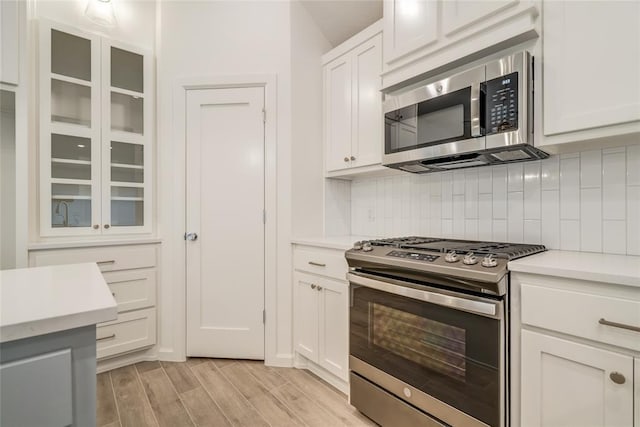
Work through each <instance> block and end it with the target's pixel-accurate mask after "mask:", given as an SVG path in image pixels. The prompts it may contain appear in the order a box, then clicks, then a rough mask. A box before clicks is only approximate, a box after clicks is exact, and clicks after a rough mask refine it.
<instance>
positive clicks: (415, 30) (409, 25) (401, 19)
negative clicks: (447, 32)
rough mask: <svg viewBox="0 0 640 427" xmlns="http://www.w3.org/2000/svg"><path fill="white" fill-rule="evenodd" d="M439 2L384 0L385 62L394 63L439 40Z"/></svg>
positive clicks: (426, 0)
mask: <svg viewBox="0 0 640 427" xmlns="http://www.w3.org/2000/svg"><path fill="white" fill-rule="evenodd" d="M439 3H440V2H438V1H436V0H385V1H384V5H383V16H384V18H383V19H384V31H383V35H384V62H385V63H386V64H390V63H392V62H393V61H395V60H397V59H399V58H401V57H403V56H404V55H406V54H408V53H411V52H413V51H415V50H417V49H419V48H421V47H424V46H427V45H429V44H431V43H434V42H435V41H437V40H438V4H439Z"/></svg>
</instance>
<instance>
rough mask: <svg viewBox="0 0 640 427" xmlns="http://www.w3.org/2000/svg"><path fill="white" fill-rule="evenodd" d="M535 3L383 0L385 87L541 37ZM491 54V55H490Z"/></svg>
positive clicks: (520, 0)
mask: <svg viewBox="0 0 640 427" xmlns="http://www.w3.org/2000/svg"><path fill="white" fill-rule="evenodd" d="M538 5H539V2H538V1H535V0H488V1H485V0H482V1H478V0H384V7H383V14H384V18H383V22H384V64H385V70H384V72H383V74H382V87H383V88H394V87H396V85H400V84H402V83H403V82H404V81H406V80H409V79H414V78H417V77H418V76H424V75H425V74H427V73H429V72H432V71H433V70H435V69H438V68H439V67H443V66H452V64H457V65H460V61H471V60H473V59H477V55H478V52H480V51H482V52H484V54H485V55H488V54H491V53H494V52H496V51H498V50H501V49H504V43H505V42H508V43H509V44H511V45H515V44H518V43H522V42H525V41H527V40H529V39H533V38H535V37H537V36H538V30H537V26H536V24H537V22H536V20H537V17H538ZM492 50H493V51H492Z"/></svg>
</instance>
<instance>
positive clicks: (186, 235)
mask: <svg viewBox="0 0 640 427" xmlns="http://www.w3.org/2000/svg"><path fill="white" fill-rule="evenodd" d="M184 240H191V241H195V240H198V233H193V232H191V233H184Z"/></svg>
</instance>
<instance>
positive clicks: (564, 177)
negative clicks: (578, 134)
mask: <svg viewBox="0 0 640 427" xmlns="http://www.w3.org/2000/svg"><path fill="white" fill-rule="evenodd" d="M560 200H562V203H561V204H560V218H561V219H580V157H579V156H578V157H565V155H562V156H560Z"/></svg>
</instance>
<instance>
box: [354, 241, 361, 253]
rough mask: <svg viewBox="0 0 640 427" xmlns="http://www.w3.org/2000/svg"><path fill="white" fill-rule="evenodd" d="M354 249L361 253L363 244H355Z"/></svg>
mask: <svg viewBox="0 0 640 427" xmlns="http://www.w3.org/2000/svg"><path fill="white" fill-rule="evenodd" d="M353 249H354V250H356V251H359V250H360V249H362V242H355V243H354V244H353Z"/></svg>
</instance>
